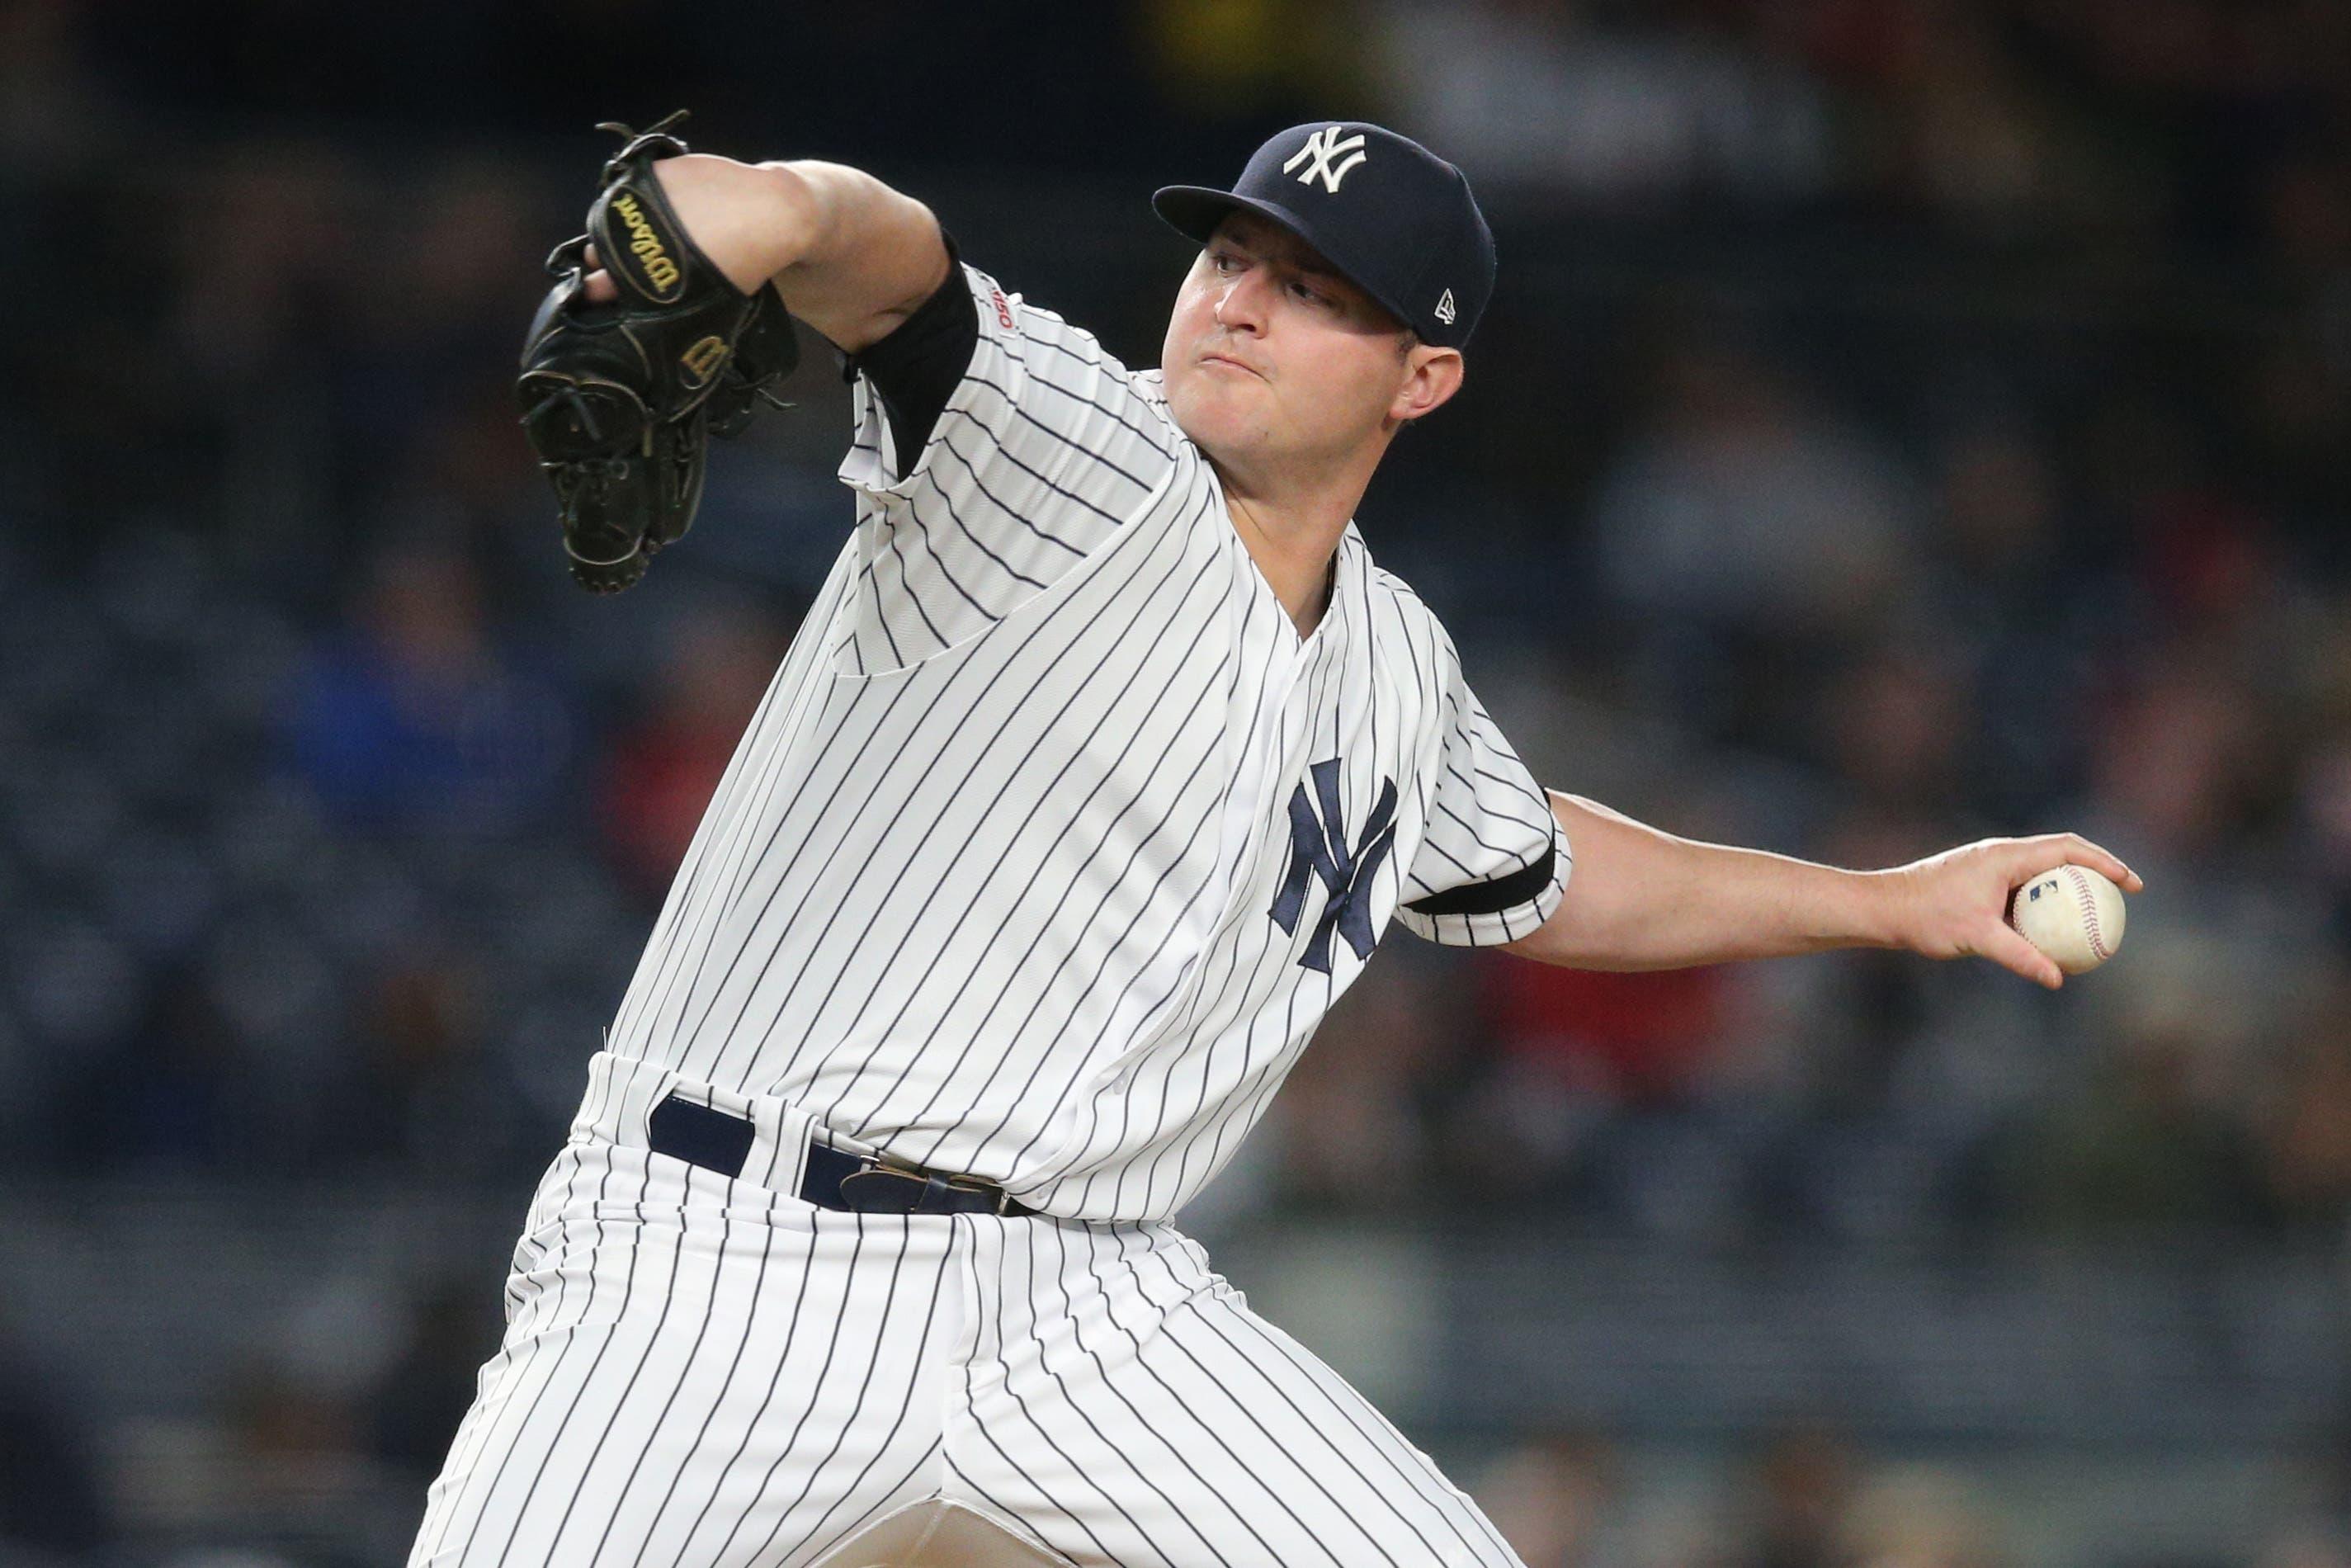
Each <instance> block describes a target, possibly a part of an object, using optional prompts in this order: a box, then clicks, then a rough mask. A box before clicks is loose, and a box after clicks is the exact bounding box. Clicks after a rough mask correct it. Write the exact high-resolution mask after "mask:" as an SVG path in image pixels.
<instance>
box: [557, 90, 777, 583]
mask: <svg viewBox="0 0 2351 1568" xmlns="http://www.w3.org/2000/svg"><path fill="white" fill-rule="evenodd" d="M684 118H685V111H684V110H679V111H678V112H677V113H675V114H673V115H671V116H670V117H669V118H668V119H666V120H663V121H662V122H661V123H660V124H658V125H655V126H653V127H652V128H651V129H649V130H647V131H642V132H640V131H631V130H630V129H629V128H628V127H627V126H625V125H617V124H606V125H602V126H600V127H598V129H599V130H603V131H617V132H619V133H620V136H621V138H622V141H623V143H624V145H623V146H622V149H621V151H620V152H618V153H616V154H614V155H613V157H612V158H611V161H610V162H607V163H606V164H605V165H604V173H603V191H602V193H601V194H600V195H598V196H597V198H596V201H595V204H594V205H592V206H591V207H590V208H589V210H588V232H587V233H586V234H584V235H580V236H579V237H577V238H575V239H570V240H566V241H565V242H564V243H563V244H561V245H559V246H556V247H555V250H554V252H553V254H551V255H550V256H549V257H548V258H547V269H548V271H549V272H550V273H552V274H554V275H555V277H556V278H557V279H558V281H557V283H556V285H555V287H553V288H551V289H549V291H548V294H547V298H546V299H544V300H543V301H541V302H540V304H539V308H538V315H537V316H536V317H534V318H533V319H532V320H531V324H530V332H529V335H528V337H527V338H526V339H525V340H524V341H523V350H522V374H521V375H520V376H519V377H518V378H517V380H516V382H515V393H516V396H517V400H518V401H519V402H520V403H521V405H522V409H523V415H522V427H523V431H524V434H526V435H528V437H529V439H530V444H531V446H532V448H533V449H534V450H536V451H537V452H538V458H539V466H540V467H542V468H544V469H545V470H546V471H547V476H548V478H549V480H550V481H551V482H552V483H553V484H554V486H555V501H556V506H557V508H558V511H559V515H560V517H561V520H562V524H563V549H564V552H565V554H566V555H568V556H569V558H570V562H571V575H572V577H573V579H574V580H577V581H578V582H579V584H580V586H581V587H582V588H585V589H587V590H589V591H591V592H595V593H617V592H619V591H621V590H622V589H624V588H627V587H629V586H630V585H631V584H632V583H634V582H635V581H636V580H638V579H639V578H642V577H643V576H644V574H645V568H646V566H647V564H648V563H649V562H651V560H652V559H653V556H654V554H655V553H656V552H658V551H659V550H660V549H662V548H663V547H664V546H666V545H670V544H674V543H675V542H676V541H677V539H678V538H680V537H681V536H683V535H684V532H685V530H686V529H687V528H690V527H691V526H692V525H693V522H694V513H695V507H697V506H698V505H699V504H700V503H701V500H702V475H703V465H704V462H705V457H706V455H707V454H708V450H709V438H710V437H711V436H712V435H726V436H731V435H736V434H740V433H741V432H742V430H743V429H744V428H745V427H746V426H747V425H748V424H749V423H751V416H752V414H753V413H756V412H757V410H758V404H759V403H760V402H769V403H774V404H775V405H776V406H778V407H782V406H785V405H784V404H783V403H781V402H779V401H778V399H777V397H776V396H775V393H774V392H773V390H772V388H773V386H774V384H775V383H776V382H778V381H780V380H782V379H783V378H784V376H785V375H787V374H789V372H790V371H791V369H792V367H793V366H794V365H796V364H798V363H799V340H797V339H796V338H795V337H794V336H793V332H792V324H791V319H790V318H789V316H787V315H786V314H785V313H784V302H783V299H782V298H780V297H779V296H778V294H777V293H776V291H775V289H774V287H761V288H760V289H759V290H758V293H756V294H745V293H744V292H743V291H742V290H741V289H739V288H737V287H735V285H734V284H732V283H730V282H728V281H727V279H726V274H724V273H722V272H720V271H719V270H718V268H717V267H714V266H712V265H711V263H710V259H709V258H708V257H707V256H704V255H703V254H702V252H701V251H700V250H699V249H697V248H695V244H694V242H693V240H691V239H690V238H688V237H687V235H686V233H685V229H684V225H681V224H679V222H678V221H677V215H676V214H674V213H673V212H672V211H671V210H670V205H669V203H668V202H667V201H666V200H664V198H663V195H662V189H661V184H660V183H659V182H658V181H657V180H655V179H654V177H653V164H654V163H656V162H659V161H660V160H662V159H664V158H674V157H675V156H677V155H678V154H679V153H681V152H684V151H686V146H685V143H684V141H679V140H678V139H677V138H676V137H675V136H674V135H671V134H670V130H671V128H672V127H673V126H674V125H676V124H677V123H678V122H679V121H680V120H684ZM591 244H592V245H593V246H595V247H596V258H597V261H598V263H599V264H600V265H601V267H603V268H604V270H605V271H606V272H608V273H609V274H611V278H612V282H613V285H614V287H615V288H616V289H617V290H618V298H615V299H614V300H613V301H612V302H611V303H610V304H598V303H596V302H594V301H591V300H590V298H588V295H587V259H586V256H585V252H586V251H587V248H588V246H590V245H591Z"/></svg>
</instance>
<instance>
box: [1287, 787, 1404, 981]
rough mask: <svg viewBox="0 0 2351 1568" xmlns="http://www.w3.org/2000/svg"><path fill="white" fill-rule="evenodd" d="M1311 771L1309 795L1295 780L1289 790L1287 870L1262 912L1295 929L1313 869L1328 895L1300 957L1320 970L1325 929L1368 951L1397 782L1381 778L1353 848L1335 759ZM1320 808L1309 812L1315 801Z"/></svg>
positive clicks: (1327, 951) (1327, 964)
mask: <svg viewBox="0 0 2351 1568" xmlns="http://www.w3.org/2000/svg"><path fill="white" fill-rule="evenodd" d="M1308 771H1309V772H1310V773H1311V774H1312V775H1313V777H1314V793H1313V795H1311V796H1310V795H1308V794H1307V792H1306V786H1305V785H1303V784H1301V785H1299V786H1298V788H1297V789H1294V790H1292V791H1291V792H1290V869H1289V870H1288V871H1287V872H1285V873H1283V874H1282V878H1281V890H1280V892H1279V893H1277V894H1274V896H1273V907H1272V908H1271V909H1270V910H1268V911H1266V913H1267V914H1269V915H1272V916H1273V923H1274V924H1275V925H1279V926H1280V927H1281V929H1282V931H1283V933H1284V934H1285V935H1290V936H1294V935H1296V934H1297V931H1298V917H1299V916H1300V915H1302V914H1304V913H1305V910H1306V883H1307V878H1308V875H1309V873H1311V874H1312V875H1313V876H1314V877H1315V878H1317V879H1319V880H1320V881H1321V882H1322V886H1323V889H1324V891H1325V892H1326V893H1328V894H1329V895H1330V897H1329V902H1327V903H1326V904H1324V905H1323V906H1322V919H1320V920H1317V921H1316V922H1315V923H1314V930H1313V933H1312V934H1311V936H1308V937H1307V939H1306V951H1305V953H1304V954H1303V955H1301V956H1300V958H1299V960H1298V961H1299V962H1300V963H1301V964H1302V965H1304V966H1305V967H1308V968H1310V969H1313V970H1316V971H1318V972H1320V973H1322V974H1325V975H1327V974H1329V973H1330V972H1331V934H1332V932H1333V931H1336V932H1337V933H1338V934H1339V935H1340V936H1344V937H1345V938H1346V939H1347V946H1350V947H1353V949H1354V950H1355V956H1356V957H1358V958H1368V957H1370V956H1372V946H1373V944H1374V936H1373V933H1372V908H1371V894H1372V879H1373V877H1374V876H1375V875H1377V874H1378V873H1379V869H1380V862H1382V861H1384V860H1385V859H1387V858H1388V851H1389V850H1391V849H1393V848H1394V847H1395V806H1396V787H1395V779H1381V780H1380V799H1379V803H1378V804H1377V805H1375V806H1374V807H1373V808H1372V815H1371V819H1370V821H1366V822H1365V823H1364V833H1363V837H1362V839H1361V840H1360V841H1357V843H1356V844H1355V847H1354V848H1353V849H1349V848H1348V847H1347V823H1346V820H1345V818H1344V816H1343V814H1342V811H1343V808H1342V807H1341V805H1340V801H1339V759H1338V758H1335V757H1334V758H1331V759H1330V760H1329V761H1328V762H1318V763H1316V764H1314V766H1313V767H1312V768H1309V769H1308ZM1317 800H1319V801H1320V802H1321V805H1322V812H1321V814H1320V815H1319V816H1318V815H1317V814H1316V812H1315V809H1314V808H1315V805H1316V802H1317Z"/></svg>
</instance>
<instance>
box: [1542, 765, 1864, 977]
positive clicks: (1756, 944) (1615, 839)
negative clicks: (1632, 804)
mask: <svg viewBox="0 0 2351 1568" xmlns="http://www.w3.org/2000/svg"><path fill="white" fill-rule="evenodd" d="M1551 803H1552V814H1553V815H1554V816H1556V817H1557V818H1558V819H1559V821H1560V825H1561V827H1562V829H1563V830H1564V831H1565V832H1566V835H1567V841H1568V843H1569V845H1570V846H1571V848H1572V850H1573V855H1574V869H1573V873H1571V874H1570V876H1569V878H1568V886H1567V894H1566V897H1565V898H1564V899H1562V902H1561V904H1560V907H1559V910H1558V912H1557V913H1556V914H1554V915H1552V918H1551V919H1550V920H1549V921H1547V922H1545V923H1544V925H1543V926H1542V928H1541V930H1539V931H1537V932H1536V933H1535V934H1534V935H1533V936H1529V937H1527V938H1525V939H1524V940H1522V941H1520V942H1515V943H1511V944H1510V950H1511V951H1512V952H1516V953H1520V954H1522V955H1524V956H1528V957H1531V958H1540V959H1541V960H1543V961H1544V962H1546V963H1552V964H1562V965H1565V966H1568V967H1573V968H1581V969H1673V968H1681V967H1687V966H1690V965H1696V964H1719V963H1728V962H1730V961H1732V960H1734V959H1741V958H1772V957H1785V956H1792V955H1795V954H1801V953H1818V952H1824V951H1827V950H1828V949H1830V948H1834V947H1856V946H1896V945H1897V940H1898V939H1897V937H1896V935H1895V923H1894V919H1893V910H1892V907H1891V899H1892V897H1893V895H1894V889H1893V888H1892V886H1891V884H1890V883H1889V880H1888V879H1889V878H1890V877H1891V876H1892V875H1893V874H1894V873H1885V872H1853V871H1840V870H1838V869H1837V868H1835V867H1834V866H1825V865H1817V864H1814V863H1813V862H1810V861H1801V860H1794V859H1792V858H1790V857H1788V856H1786V855H1777V854H1771V853H1770V852H1765V851H1762V850H1746V849H1733V848H1729V847H1728V846H1725V845H1721V844H1708V843H1700V842H1698V841H1695V840H1690V839H1684V838H1679V837H1677V836H1676V835H1674V834H1672V833H1667V832H1663V831H1659V830H1657V829H1656V828H1652V827H1650V826H1648V825H1647V824H1646V823H1644V822H1637V821H1634V820H1633V819H1632V818H1630V817H1627V816H1625V814H1624V813H1623V812H1621V811H1616V810H1611V809H1610V808H1609V807H1606V806H1604V805H1601V804H1600V803H1599V802H1597V801H1593V800H1584V799H1583V798H1582V797H1581V796H1575V795H1563V794H1561V793H1559V792H1558V791H1556V790H1554V791H1552V793H1551Z"/></svg>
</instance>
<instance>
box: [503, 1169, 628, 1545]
mask: <svg viewBox="0 0 2351 1568" xmlns="http://www.w3.org/2000/svg"><path fill="white" fill-rule="evenodd" d="M635 1212H636V1225H637V1228H638V1230H639V1231H643V1228H644V1223H645V1213H644V1207H643V1204H639V1205H637V1206H636V1208H635ZM598 1234H599V1236H600V1238H601V1234H602V1231H601V1225H600V1226H599V1229H598ZM600 1245H601V1242H600ZM643 1257H644V1249H643V1246H642V1245H632V1246H631V1247H630V1249H629V1271H628V1274H627V1276H626V1277H625V1278H624V1279H622V1281H621V1308H620V1317H619V1318H618V1319H617V1320H616V1321H615V1322H613V1324H612V1325H611V1327H609V1328H606V1329H604V1330H603V1331H601V1333H598V1335H597V1337H596V1354H594V1355H593V1356H591V1357H590V1359H589V1362H588V1367H587V1370H586V1371H585V1372H583V1373H582V1374H580V1385H579V1386H578V1387H577V1388H574V1389H573V1390H572V1391H571V1403H570V1404H569V1405H568V1406H565V1407H564V1411H563V1417H562V1419H560V1420H559V1421H558V1422H556V1424H555V1434H554V1436H553V1437H550V1438H549V1439H548V1445H547V1451H546V1452H545V1453H543V1454H541V1455H540V1456H539V1458H538V1469H536V1470H534V1471H533V1472H532V1473H531V1478H530V1485H529V1486H528V1488H526V1489H524V1491H523V1494H522V1500H521V1501H520V1502H519V1503H517V1504H516V1506H515V1521H516V1529H514V1530H510V1531H507V1541H506V1545H505V1546H504V1548H502V1549H501V1550H500V1551H499V1552H498V1563H499V1564H500V1565H501V1568H503V1565H504V1563H506V1560H507V1554H508V1553H509V1552H512V1551H513V1550H514V1543H515V1537H516V1535H517V1533H518V1532H519V1530H520V1526H521V1522H522V1519H523V1516H525V1515H527V1514H528V1513H529V1511H530V1500H531V1499H532V1498H534V1497H536V1496H538V1487H539V1483H540V1482H541V1481H543V1480H545V1479H547V1468H548V1466H549V1464H551V1463H552V1462H553V1461H554V1458H555V1456H556V1453H557V1452H558V1451H559V1449H561V1448H562V1447H563V1435H564V1433H566V1432H568V1431H569V1430H570V1428H571V1418H572V1417H573V1416H577V1415H578V1414H579V1413H580V1400H581V1399H582V1398H584V1397H585V1396H587V1393H588V1389H589V1386H590V1385H591V1384H593V1383H594V1382H595V1380H596V1371H597V1369H598V1368H599V1367H601V1366H602V1365H603V1364H604V1353H605V1352H607V1351H609V1350H611V1348H612V1342H613V1340H615V1339H616V1338H618V1337H619V1333H618V1331H619V1328H620V1325H621V1323H622V1322H626V1321H627V1320H628V1312H629V1302H630V1301H631V1299H632V1297H633V1296H634V1295H635V1293H636V1286H637V1264H638V1262H639V1260H642V1259H643ZM673 1271H674V1265H673ZM589 1278H590V1283H591V1285H592V1283H593V1281H594V1278H595V1276H594V1275H593V1274H592V1273H591V1274H590V1276H589ZM670 1300H671V1298H670V1295H669V1292H667V1291H664V1292H663V1295H662V1321H663V1322H667V1321H668V1317H669V1306H670ZM655 1327H656V1330H658V1328H659V1325H658V1324H656V1325H655ZM648 1348H650V1346H648ZM607 1429H608V1430H609V1428H607ZM593 1458H594V1456H593V1454H592V1453H591V1454H590V1459H591V1461H592V1459H593ZM573 1500H574V1501H577V1500H578V1493H577V1492H576V1491H575V1492H574V1493H573ZM570 1518H571V1509H570V1506H569V1504H567V1505H566V1506H565V1508H564V1511H563V1518H562V1519H561V1520H559V1521H557V1524H556V1535H557V1536H558V1537H559V1536H560V1535H561V1534H562V1532H563V1526H564V1525H565V1524H566V1523H568V1522H569V1521H570ZM552 1556H553V1548H552V1544H551V1543H550V1546H549V1557H550V1558H551V1557H552ZM462 1563H463V1560H462V1559H461V1560H460V1568H462Z"/></svg>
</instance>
